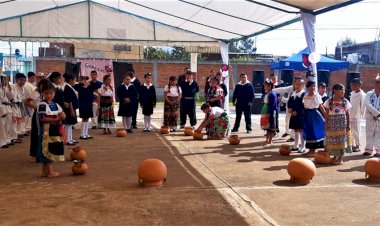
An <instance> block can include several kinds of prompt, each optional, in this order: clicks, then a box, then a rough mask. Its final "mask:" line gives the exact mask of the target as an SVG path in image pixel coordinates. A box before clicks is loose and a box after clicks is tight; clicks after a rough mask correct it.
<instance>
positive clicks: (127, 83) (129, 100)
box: [116, 74, 138, 133]
mask: <svg viewBox="0 0 380 226" xmlns="http://www.w3.org/2000/svg"><path fill="white" fill-rule="evenodd" d="M116 95H117V98H119V101H120V105H119V112H118V114H117V115H118V116H121V117H122V121H123V126H124V129H125V130H126V131H127V132H128V133H133V132H132V128H131V127H132V116H133V114H134V112H135V109H134V107H135V106H136V105H135V102H137V96H138V92H137V89H136V88H135V86H134V85H133V84H132V82H131V75H130V74H126V75H124V80H123V83H122V84H120V86H119V87H117V90H116Z"/></svg>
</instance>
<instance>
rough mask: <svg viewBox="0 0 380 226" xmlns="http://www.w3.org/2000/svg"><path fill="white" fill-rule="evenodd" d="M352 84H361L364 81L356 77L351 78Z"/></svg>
mask: <svg viewBox="0 0 380 226" xmlns="http://www.w3.org/2000/svg"><path fill="white" fill-rule="evenodd" d="M351 84H359V85H361V84H363V83H362V81H360V79H358V78H354V79H352V80H351Z"/></svg>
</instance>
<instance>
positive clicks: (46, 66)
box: [36, 59, 66, 75]
mask: <svg viewBox="0 0 380 226" xmlns="http://www.w3.org/2000/svg"><path fill="white" fill-rule="evenodd" d="M65 63H66V60H50V59H48V60H45V59H37V60H36V72H43V73H44V74H45V75H48V74H50V73H51V72H54V71H58V72H61V73H63V72H65Z"/></svg>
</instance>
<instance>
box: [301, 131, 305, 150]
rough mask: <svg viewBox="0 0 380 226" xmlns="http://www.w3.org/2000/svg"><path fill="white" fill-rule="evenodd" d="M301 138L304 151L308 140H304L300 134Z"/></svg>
mask: <svg viewBox="0 0 380 226" xmlns="http://www.w3.org/2000/svg"><path fill="white" fill-rule="evenodd" d="M300 137H301V148H302V149H304V148H305V145H306V140H305V139H304V138H303V136H302V133H300Z"/></svg>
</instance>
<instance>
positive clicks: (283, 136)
mask: <svg viewBox="0 0 380 226" xmlns="http://www.w3.org/2000/svg"><path fill="white" fill-rule="evenodd" d="M289 135H290V134H289V133H284V134H282V136H281V137H282V138H285V137H287V136H289Z"/></svg>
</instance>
